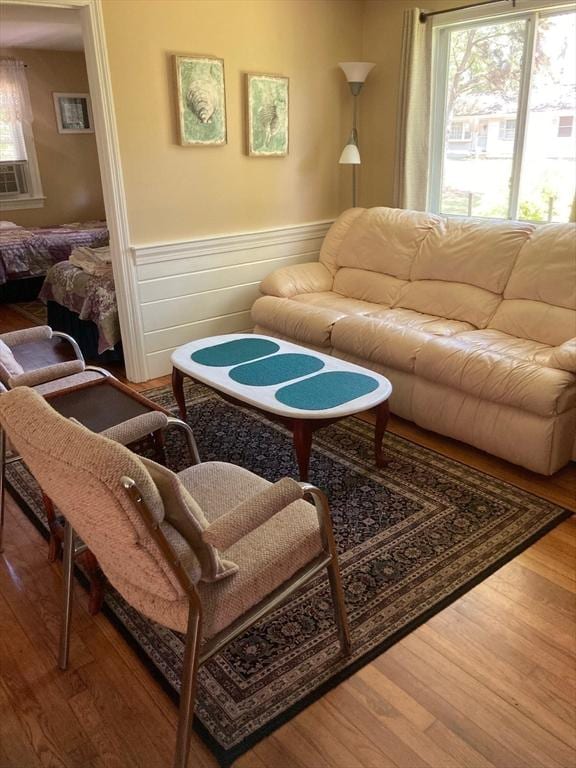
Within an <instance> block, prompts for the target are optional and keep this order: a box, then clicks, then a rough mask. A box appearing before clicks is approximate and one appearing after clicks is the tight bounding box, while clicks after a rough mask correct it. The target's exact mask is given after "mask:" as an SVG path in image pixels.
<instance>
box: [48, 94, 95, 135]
mask: <svg viewBox="0 0 576 768" xmlns="http://www.w3.org/2000/svg"><path fill="white" fill-rule="evenodd" d="M52 95H53V97H54V109H55V111H56V123H57V125H58V133H94V120H93V118H92V105H91V104H90V94H88V93H54V94H52Z"/></svg>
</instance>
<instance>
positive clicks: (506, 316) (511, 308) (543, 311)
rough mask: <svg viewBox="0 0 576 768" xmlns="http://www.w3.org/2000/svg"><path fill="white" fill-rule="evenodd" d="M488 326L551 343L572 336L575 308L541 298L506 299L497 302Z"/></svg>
mask: <svg viewBox="0 0 576 768" xmlns="http://www.w3.org/2000/svg"><path fill="white" fill-rule="evenodd" d="M489 327H490V328H495V329H497V330H499V331H503V332H504V333H509V334H510V335H511V336H518V337H519V338H522V339H531V340H532V341H539V342H540V343H541V344H549V345H550V346H553V347H555V346H558V345H559V344H563V343H564V342H565V341H568V339H571V338H573V337H574V336H576V312H575V311H574V310H571V309H565V308H564V307H556V306H554V305H553V304H545V303H544V302H542V301H530V300H528V299H508V300H504V301H503V302H502V303H501V304H500V306H499V307H498V309H497V310H496V313H495V314H494V317H493V318H492V320H491V321H490V323H489Z"/></svg>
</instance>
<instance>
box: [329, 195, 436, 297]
mask: <svg viewBox="0 0 576 768" xmlns="http://www.w3.org/2000/svg"><path fill="white" fill-rule="evenodd" d="M439 221H440V219H439V217H438V216H434V215H433V214H429V213H420V212H418V211H404V210H399V209H396V208H369V209H364V208H352V209H350V210H349V211H346V212H345V213H343V214H342V215H341V216H340V217H339V218H338V219H337V221H336V222H335V223H334V224H333V225H332V227H331V228H330V230H329V232H328V234H327V235H326V238H325V240H324V243H323V245H322V249H321V251H320V261H321V262H322V263H323V264H324V265H325V266H326V267H327V268H328V269H329V270H330V271H331V272H332V273H333V274H334V287H333V290H334V291H336V292H337V293H341V294H343V295H344V296H349V297H352V298H357V299H364V300H365V301H372V302H376V303H379V304H384V305H388V306H390V305H391V304H392V303H393V302H394V301H395V300H396V299H397V297H398V296H399V294H400V291H401V289H402V288H403V287H404V285H405V284H406V282H407V281H408V280H409V278H410V270H411V268H412V262H413V261H414V259H415V257H416V254H417V253H418V250H419V248H420V245H421V243H422V241H423V240H424V238H425V237H426V236H427V235H428V234H429V232H430V231H431V230H432V228H433V227H434V226H435V225H436V224H437V223H438V222H439Z"/></svg>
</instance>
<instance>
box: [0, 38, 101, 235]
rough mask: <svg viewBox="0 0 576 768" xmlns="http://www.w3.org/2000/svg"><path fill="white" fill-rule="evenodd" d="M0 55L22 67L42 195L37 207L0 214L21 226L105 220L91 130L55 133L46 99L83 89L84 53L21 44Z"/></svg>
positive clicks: (85, 81)
mask: <svg viewBox="0 0 576 768" xmlns="http://www.w3.org/2000/svg"><path fill="white" fill-rule="evenodd" d="M0 56H1V57H6V58H14V59H20V60H21V61H23V62H24V63H25V64H27V65H28V68H27V70H26V77H27V80H28V88H29V90H30V101H31V103H32V111H33V114H34V124H33V132H34V141H35V145H36V153H37V155H38V166H39V168H40V178H41V179H42V187H43V191H44V195H45V196H46V201H45V205H44V207H43V208H32V209H29V210H13V211H11V210H8V209H7V208H5V209H4V210H3V213H2V218H3V219H8V220H9V221H14V222H16V224H21V225H24V226H48V225H50V224H63V223H66V222H71V221H86V220H89V219H103V218H105V214H104V202H103V199H102V186H101V183H100V171H99V168H98V155H97V152H96V139H95V137H94V134H93V133H91V134H60V133H58V128H57V124H56V114H55V111H54V100H53V98H52V93H53V92H54V91H56V92H61V93H87V92H88V78H87V75H86V63H85V60H84V54H83V53H76V52H69V51H39V50H31V49H28V48H22V49H0Z"/></svg>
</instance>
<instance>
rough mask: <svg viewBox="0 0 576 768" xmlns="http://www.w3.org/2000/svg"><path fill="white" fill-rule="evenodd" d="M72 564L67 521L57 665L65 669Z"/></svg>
mask: <svg viewBox="0 0 576 768" xmlns="http://www.w3.org/2000/svg"><path fill="white" fill-rule="evenodd" d="M73 566H74V529H73V528H72V526H71V525H70V523H69V522H68V521H66V524H65V526H64V552H63V560H62V569H63V576H64V594H63V603H62V624H61V626H60V650H59V653H58V666H59V667H60V669H66V668H67V666H68V653H69V649H70V618H71V616H72V569H73Z"/></svg>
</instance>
